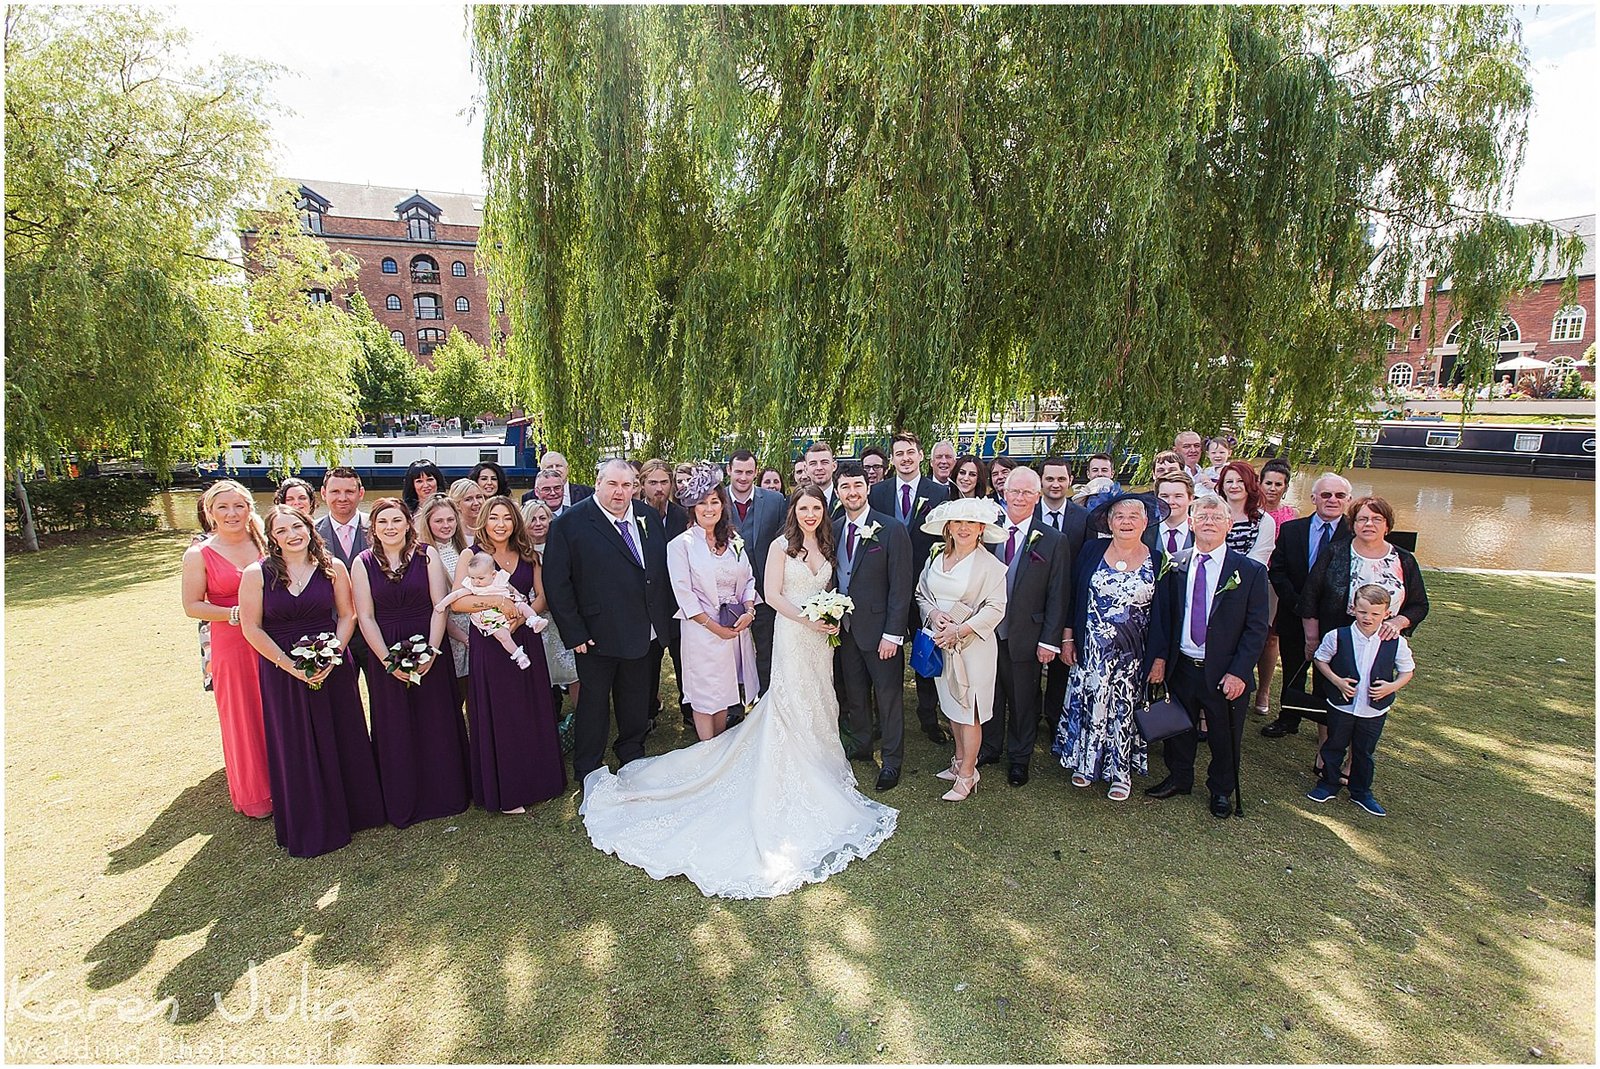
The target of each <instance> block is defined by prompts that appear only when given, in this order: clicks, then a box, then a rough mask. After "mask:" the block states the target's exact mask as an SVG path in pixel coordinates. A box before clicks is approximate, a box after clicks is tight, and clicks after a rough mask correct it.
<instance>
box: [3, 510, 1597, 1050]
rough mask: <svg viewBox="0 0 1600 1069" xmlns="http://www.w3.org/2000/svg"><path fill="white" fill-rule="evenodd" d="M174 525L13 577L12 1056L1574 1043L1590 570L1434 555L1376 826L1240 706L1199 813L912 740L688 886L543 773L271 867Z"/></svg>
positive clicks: (1584, 906) (1589, 888)
mask: <svg viewBox="0 0 1600 1069" xmlns="http://www.w3.org/2000/svg"><path fill="white" fill-rule="evenodd" d="M187 542H188V539H187V537H186V536H183V535H177V534H171V533H160V534H152V535H146V536H140V537H134V538H123V539H111V540H106V541H104V542H100V543H97V544H92V545H82V546H72V547H65V548H62V549H58V550H53V551H51V552H48V553H44V554H40V555H37V556H32V557H29V556H25V555H13V556H10V557H9V558H8V559H7V561H6V624H7V627H6V664H7V668H8V671H7V673H6V683H5V687H6V711H7V716H6V763H7V767H6V785H5V790H6V832H5V834H6V855H7V857H6V861H7V863H6V891H7V894H6V920H5V923H6V950H7V956H6V961H7V966H8V976H7V980H8V983H10V984H11V985H12V1004H13V1009H14V1010H15V1009H16V1007H17V1005H18V1003H17V992H18V991H20V992H22V993H23V994H24V995H25V997H24V998H23V999H22V1001H21V1007H22V1009H21V1010H20V1011H18V1012H14V1013H11V1014H8V1018H9V1019H8V1022H7V1033H8V1034H7V1044H8V1050H7V1054H8V1058H9V1060H12V1061H24V1060H83V1059H89V1060H103V1061H119V1060H129V1059H130V1058H137V1059H140V1060H145V1061H150V1060H162V1061H168V1060H186V1059H188V1058H205V1059H206V1060H247V1061H255V1060H260V1061H271V1062H277V1061H304V1060H312V1059H331V1058H351V1059H355V1060H362V1061H384V1060H407V1061H424V1060H426V1061H434V1060H438V1061H463V1060H465V1061H526V1060H532V1061H594V1062H630V1061H696V1062H717V1061H756V1060H767V1061H774V1062H776V1061H797V1062H816V1061H858V1062H874V1061H877V1062H938V1061H943V1060H946V1059H950V1060H955V1061H995V1062H1013V1061H1017V1062H1074V1061H1184V1062H1237V1061H1269V1062H1404V1061H1438V1060H1441V1059H1447V1060H1453V1061H1469V1062H1470V1061H1492V1062H1518V1061H1527V1060H1530V1059H1531V1058H1534V1057H1540V1058H1543V1059H1546V1060H1555V1061H1571V1062H1592V1061H1593V1060H1594V1058H1595V1043H1594V952H1595V944H1594V879H1595V870H1594V862H1595V851H1594V835H1595V823H1594V817H1595V814H1594V795H1595V774H1594V737H1595V708H1594V668H1595V666H1594V638H1595V623H1594V586H1593V583H1592V582H1585V581H1562V580H1548V579H1538V580H1529V579H1517V578H1509V577H1501V576H1476V575H1455V574H1445V573H1429V575H1428V583H1429V593H1430V598H1431V600H1432V602H1433V615H1432V616H1431V617H1430V619H1429V621H1428V622H1427V624H1426V625H1425V626H1424V627H1423V628H1422V629H1421V632H1420V633H1419V635H1418V637H1417V641H1416V649H1417V657H1418V661H1419V664H1420V671H1419V675H1418V679H1417V681H1416V683H1414V684H1413V685H1412V686H1411V687H1410V688H1408V689H1407V690H1406V691H1404V692H1403V693H1402V695H1401V698H1400V704H1399V707H1398V711H1397V712H1396V713H1395V714H1394V716H1393V717H1392V722H1391V724H1390V726H1389V729H1388V731H1387V733H1386V734H1385V737H1384V740H1383V743H1382V745H1381V747H1380V751H1379V757H1380V762H1381V763H1380V766H1379V779H1378V793H1379V797H1381V798H1382V799H1383V801H1384V803H1385V804H1386V805H1387V806H1388V807H1389V811H1390V814H1391V816H1390V817H1389V818H1388V819H1387V820H1382V821H1379V820H1373V819H1370V818H1367V817H1365V816H1364V815H1363V814H1361V813H1359V812H1357V811H1356V809H1355V808H1354V807H1353V806H1350V805H1349V804H1348V803H1345V802H1342V801H1341V802H1340V803H1338V804H1331V805H1328V806H1316V805H1314V804H1312V803H1310V802H1308V801H1306V800H1305V799H1304V798H1303V797H1302V796H1303V794H1304V792H1305V791H1306V790H1307V789H1309V787H1310V786H1311V778H1310V775H1309V771H1308V765H1309V763H1310V760H1311V749H1312V744H1311V741H1310V740H1309V739H1308V738H1307V737H1306V736H1300V737H1297V738H1290V739H1286V740H1283V741H1282V742H1279V743H1269V742H1267V741H1265V740H1263V739H1261V738H1260V737H1259V736H1258V735H1257V734H1256V733H1255V731H1254V730H1253V726H1252V730H1251V731H1250V732H1249V735H1248V738H1247V741H1246V744H1245V745H1246V752H1245V758H1244V762H1245V763H1244V770H1245V788H1246V800H1247V809H1248V813H1249V815H1248V817H1247V818H1246V819H1244V820H1230V821H1227V822H1226V823H1223V822H1219V821H1216V820H1214V819H1213V818H1212V817H1211V816H1210V815H1209V814H1208V813H1206V811H1205V808H1204V805H1203V804H1202V801H1201V800H1200V799H1199V798H1191V799H1183V800H1173V801H1169V802H1160V803H1157V802H1150V801H1148V800H1146V799H1144V798H1143V797H1142V795H1139V794H1137V793H1136V794H1135V796H1134V800H1133V801H1130V802H1127V803H1124V804H1122V805H1115V804H1113V803H1110V802H1108V801H1107V800H1106V799H1105V797H1104V795H1103V792H1100V791H1075V790H1073V789H1072V788H1071V787H1070V786H1069V785H1068V783H1067V779H1066V776H1065V775H1064V773H1062V771H1061V770H1060V769H1059V768H1052V767H1051V765H1050V763H1049V760H1048V757H1047V756H1045V755H1043V754H1041V755H1040V756H1039V757H1038V758H1037V759H1036V762H1035V765H1034V777H1033V782H1031V783H1030V784H1029V785H1028V786H1027V787H1025V788H1022V789H1020V790H1017V789H1011V788H1008V787H1005V786H1004V785H1003V784H997V785H996V787H995V788H994V789H990V787H989V783H988V782H987V781H986V782H985V784H984V789H983V790H980V791H979V792H978V793H977V794H976V795H975V796H974V797H973V798H972V799H971V800H970V801H968V802H965V803H962V804H960V805H949V804H946V803H941V802H939V801H938V800H937V796H938V793H939V791H940V790H942V788H943V786H944V785H943V784H942V783H939V781H937V780H935V779H934V778H933V775H932V774H933V772H934V771H936V770H937V769H938V768H939V767H941V766H942V764H943V762H944V761H946V760H948V753H947V752H946V751H941V750H938V749H936V748H935V747H933V746H932V745H931V744H930V743H928V742H927V741H926V740H924V739H923V738H922V737H921V735H920V734H915V733H913V736H912V737H911V738H909V739H908V742H907V750H908V753H907V766H906V777H905V780H904V782H903V783H902V786H901V787H900V788H899V789H898V790H896V791H894V792H893V793H892V794H890V795H888V796H887V799H886V800H888V801H890V802H891V803H892V804H894V805H895V806H897V807H898V808H899V809H900V810H901V817H900V830H899V832H898V833H897V834H896V835H895V837H894V838H893V839H891V840H890V841H889V842H888V843H887V844H886V845H885V846H884V847H883V848H882V849H881V850H880V851H879V852H878V853H877V854H875V855H874V856H873V857H872V858H870V859H867V860H866V861H864V862H859V863H857V864H854V865H852V866H851V867H850V868H849V869H847V870H846V871H845V872H844V873H842V874H840V875H839V876H836V877H834V878H833V879H831V880H829V881H828V882H827V883H825V884H822V885H820V886H815V887H808V888H805V889H803V890H801V891H799V892H797V893H795V894H793V895H789V896H787V897H785V898H780V899H775V900H771V901H762V902H723V901H718V900H707V899H704V898H702V897H701V896H700V895H699V894H698V893H697V892H696V891H695V890H694V888H693V887H692V886H691V885H689V884H688V883H686V882H685V881H683V880H668V881H664V882H659V883H657V882H653V881H651V880H650V879H649V878H648V877H646V876H644V875H643V874H642V873H640V872H639V871H638V870H635V869H632V868H629V867H627V866H625V865H623V864H622V863H620V862H618V861H617V860H616V859H615V858H612V857H609V856H606V855H602V854H600V853H599V852H598V851H596V850H594V849H593V848H592V847H590V846H589V844H588V841H587V838H586V836H585V835H584V832H583V827H582V823H581V821H580V819H579V818H578V816H577V813H576V802H575V799H574V798H573V797H572V796H571V794H570V793H569V794H568V795H567V796H565V797H563V798H562V799H559V800H557V801H556V802H552V803H549V804H547V805H544V806H541V807H538V808H537V809H536V810H535V811H534V812H533V813H532V814H531V815H529V816H526V817H520V818H509V817H502V816H498V815H496V816H490V815H487V814H483V813H479V812H475V811H474V812H469V813H467V814H464V815H462V816H461V817H460V818H458V819H455V820H448V821H433V822H430V823H428V824H426V825H422V826H418V827H415V828H410V829H407V830H405V831H396V830H394V829H379V830H376V831H373V832H367V833H363V834H361V835H359V836H358V837H357V838H356V841H355V842H354V843H353V844H352V845H351V846H350V847H348V848H346V849H344V850H342V851H339V852H337V853H335V854H332V855H329V856H327V857H323V858H318V859H314V860H309V861H304V860H295V859H291V858H288V857H286V856H285V855H283V854H282V853H281V852H280V851H279V850H278V849H277V847H276V845H275V843H274V842H273V835H272V828H271V826H270V822H268V823H260V822H251V821H247V820H245V819H244V818H241V817H238V816H237V815H235V814H234V813H233V812H232V811H231V809H229V807H228V800H227V791H226V785H225V783H224V780H223V775H222V772H221V767H220V766H221V750H220V743H219V741H218V730H217V722H216V713H215V708H214V706H213V705H212V702H211V699H210V696H209V695H207V694H204V693H203V692H202V691H201V690H200V689H199V672H198V666H197V660H196V649H195V629H194V625H193V623H192V621H189V620H186V619H184V618H183V617H182V615H181V613H180V611H179V608H178V604H179V598H178V558H179V556H180V555H181V553H182V550H183V547H184V546H185V545H186V544H187ZM1530 610H1531V611H1530ZM80 621H82V622H83V623H85V624H86V625H87V626H85V627H82V628H79V627H73V628H71V629H70V630H69V629H68V626H67V625H68V622H72V623H74V624H76V623H78V622H80ZM80 634H81V635H86V636H88V637H87V639H86V640H85V639H81V638H77V637H69V636H77V635H80ZM687 741H688V740H687V739H685V738H684V737H682V735H681V734H680V733H679V732H678V729H677V728H676V726H670V727H666V728H665V729H664V730H662V731H660V732H657V733H656V734H655V735H653V736H652V737H651V739H650V743H651V752H659V751H661V750H664V749H668V748H672V747H676V746H679V745H684V744H686V743H687ZM1155 763H1156V765H1157V767H1158V769H1159V760H1157V761H1156V762H1155ZM861 769H862V766H857V771H858V774H861V775H863V776H864V775H865V774H864V772H862V771H861ZM1148 782H1151V781H1149V780H1143V781H1138V784H1139V785H1140V786H1143V785H1146V784H1147V783H1148ZM868 786H869V787H870V784H868ZM252 963H254V965H253V967H252ZM252 996H254V1002H252ZM91 999H104V1000H107V1001H104V1002H100V1003H96V1004H94V1008H93V1009H91V1004H90V1001H89V1000H91ZM291 999H294V1000H295V1001H294V1002H293V1003H291V1002H290V1000H291ZM65 1000H76V1001H74V1002H72V1003H70V1004H69V1003H67V1002H66V1001H65ZM110 1000H117V1001H116V1002H113V1001H110ZM269 1000H270V1001H269ZM269 1011H270V1013H271V1014H272V1016H274V1017H278V1018H281V1020H277V1021H274V1020H270V1019H268V1016H267V1014H268V1012H269ZM52 1018H53V1019H52ZM119 1018H122V1019H119ZM1535 1048H1537V1050H1538V1052H1539V1053H1538V1054H1537V1055H1535V1054H1533V1053H1532V1051H1533V1050H1534V1049H1535Z"/></svg>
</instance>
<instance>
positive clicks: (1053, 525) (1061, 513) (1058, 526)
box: [1040, 498, 1067, 534]
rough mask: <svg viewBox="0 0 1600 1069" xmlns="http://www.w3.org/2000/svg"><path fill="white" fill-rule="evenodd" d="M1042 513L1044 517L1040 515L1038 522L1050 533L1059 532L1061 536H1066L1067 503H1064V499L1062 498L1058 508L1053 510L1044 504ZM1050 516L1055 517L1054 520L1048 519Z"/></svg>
mask: <svg viewBox="0 0 1600 1069" xmlns="http://www.w3.org/2000/svg"><path fill="white" fill-rule="evenodd" d="M1041 504H1043V503H1042V502H1041ZM1042 511H1043V513H1044V515H1042V516H1041V517H1040V521H1041V522H1042V523H1043V524H1044V525H1045V526H1046V527H1048V528H1050V529H1051V530H1052V531H1059V532H1061V533H1062V534H1066V533H1067V502H1066V499H1064V498H1063V499H1062V502H1061V507H1060V508H1058V509H1053V508H1051V507H1050V506H1049V505H1048V504H1044V507H1043V509H1042ZM1052 516H1054V517H1055V519H1054V520H1052V519H1051V518H1050V517H1052Z"/></svg>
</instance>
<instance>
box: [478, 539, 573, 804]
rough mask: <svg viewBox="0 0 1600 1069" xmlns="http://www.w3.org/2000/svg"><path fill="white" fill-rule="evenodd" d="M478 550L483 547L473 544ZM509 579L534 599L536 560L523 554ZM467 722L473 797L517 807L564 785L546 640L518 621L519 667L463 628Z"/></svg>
mask: <svg viewBox="0 0 1600 1069" xmlns="http://www.w3.org/2000/svg"><path fill="white" fill-rule="evenodd" d="M473 550H474V551H475V552H482V551H481V550H479V549H478V547H477V546H474V547H473ZM511 585H512V586H514V587H516V588H517V589H518V590H520V591H522V593H523V594H524V595H525V596H526V597H527V598H529V600H532V598H533V565H532V564H530V563H529V562H527V561H522V562H520V563H519V564H518V565H517V570H516V571H514V572H512V573H511ZM468 631H469V638H468V642H467V679H468V685H467V726H468V731H469V735H470V737H471V744H470V746H469V747H468V749H469V765H470V767H471V770H472V800H473V801H474V802H476V803H477V804H478V805H480V806H482V807H483V808H485V809H489V810H503V809H515V808H517V807H518V806H528V805H534V804H535V803H537V802H543V801H546V800H548V799H551V798H554V797H556V796H557V795H558V794H560V793H561V792H562V791H563V790H565V789H566V786H567V770H566V766H565V765H564V764H563V763H562V760H561V741H560V739H559V737H558V736H557V734H556V717H555V710H554V708H553V707H552V706H551V704H550V672H549V670H548V669H547V668H546V667H545V661H544V640H543V639H541V638H540V637H539V636H538V635H536V634H534V633H533V628H531V627H528V626H527V625H523V626H522V627H519V628H517V630H516V631H515V632H513V636H514V637H515V638H516V640H517V643H518V644H519V645H521V646H522V648H523V649H524V650H525V651H526V652H527V654H528V660H529V662H530V663H529V665H528V667H527V668H526V669H522V668H518V667H517V666H516V663H515V662H513V661H512V660H511V655H510V654H509V653H507V652H506V651H505V648H504V647H503V646H501V645H500V643H498V642H496V641H495V640H494V639H493V638H491V637H489V636H488V635H485V634H483V633H482V632H480V631H479V630H478V629H477V628H476V627H471V628H469V629H468Z"/></svg>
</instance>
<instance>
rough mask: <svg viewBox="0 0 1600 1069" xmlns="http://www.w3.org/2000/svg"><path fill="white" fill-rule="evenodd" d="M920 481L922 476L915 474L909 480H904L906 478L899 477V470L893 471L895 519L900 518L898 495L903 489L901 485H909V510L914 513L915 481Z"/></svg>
mask: <svg viewBox="0 0 1600 1069" xmlns="http://www.w3.org/2000/svg"><path fill="white" fill-rule="evenodd" d="M921 481H922V476H920V475H916V476H913V477H912V479H911V481H910V482H906V480H904V479H902V478H900V473H899V472H895V475H894V516H895V519H899V518H900V495H901V494H902V493H904V491H903V490H901V487H903V486H909V487H911V512H912V514H913V515H915V514H916V511H917V483H919V482H921ZM908 520H909V517H908Z"/></svg>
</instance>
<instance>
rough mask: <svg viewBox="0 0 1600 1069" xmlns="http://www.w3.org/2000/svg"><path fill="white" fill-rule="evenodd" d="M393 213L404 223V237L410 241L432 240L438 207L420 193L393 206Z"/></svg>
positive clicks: (438, 213)
mask: <svg viewBox="0 0 1600 1069" xmlns="http://www.w3.org/2000/svg"><path fill="white" fill-rule="evenodd" d="M394 210H395V214H396V215H398V216H399V217H400V218H401V219H402V220H404V221H405V224H406V237H408V238H410V239H411V240H412V241H434V240H435V239H436V235H435V227H436V226H437V224H438V222H439V215H440V208H439V206H438V205H437V204H435V203H433V202H432V201H431V200H429V199H428V198H427V197H424V196H423V195H422V194H421V193H418V194H416V195H414V196H411V197H407V198H406V199H405V200H403V201H401V202H400V203H399V204H396V205H395V206H394Z"/></svg>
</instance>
